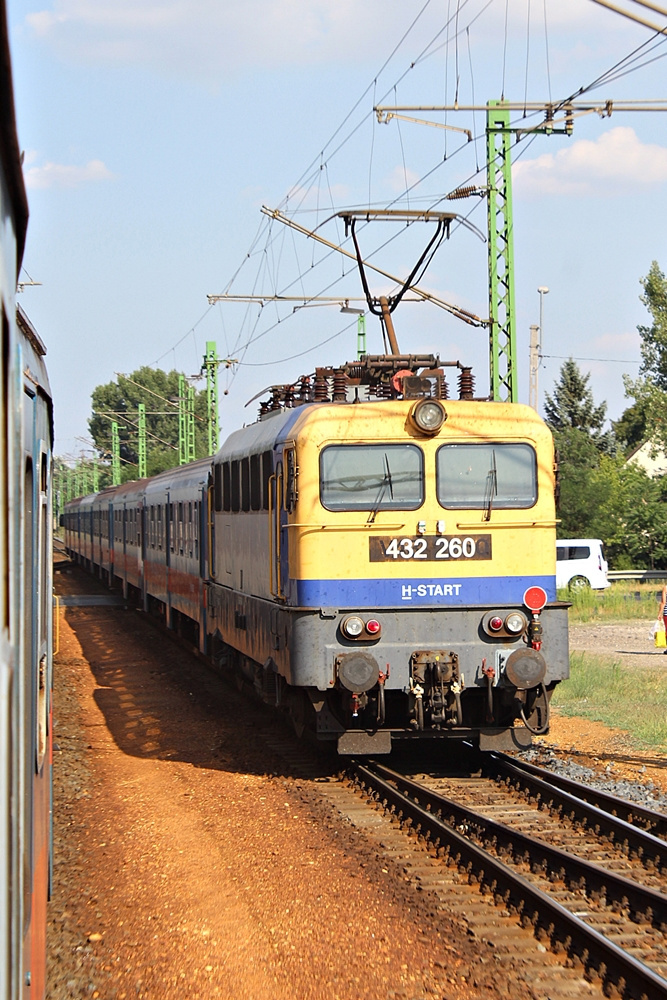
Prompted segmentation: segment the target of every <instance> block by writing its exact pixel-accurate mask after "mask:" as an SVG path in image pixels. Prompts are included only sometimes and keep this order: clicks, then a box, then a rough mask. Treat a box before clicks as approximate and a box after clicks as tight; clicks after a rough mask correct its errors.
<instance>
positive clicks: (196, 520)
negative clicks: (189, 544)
mask: <svg viewBox="0 0 667 1000" xmlns="http://www.w3.org/2000/svg"><path fill="white" fill-rule="evenodd" d="M192 538H193V542H194V553H195V559H199V500H195V502H194V519H193V521H192Z"/></svg>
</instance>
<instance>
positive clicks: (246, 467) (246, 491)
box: [241, 455, 250, 514]
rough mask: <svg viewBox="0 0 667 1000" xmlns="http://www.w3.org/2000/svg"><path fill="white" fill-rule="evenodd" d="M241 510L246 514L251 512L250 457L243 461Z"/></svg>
mask: <svg viewBox="0 0 667 1000" xmlns="http://www.w3.org/2000/svg"><path fill="white" fill-rule="evenodd" d="M241 510H242V511H243V513H244V514H247V513H248V511H249V510H250V458H249V457H248V455H246V456H245V457H244V458H242V459H241Z"/></svg>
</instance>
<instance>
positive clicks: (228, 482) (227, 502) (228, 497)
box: [216, 462, 232, 510]
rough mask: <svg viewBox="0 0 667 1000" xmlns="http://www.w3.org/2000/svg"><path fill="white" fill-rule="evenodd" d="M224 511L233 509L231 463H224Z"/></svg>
mask: <svg viewBox="0 0 667 1000" xmlns="http://www.w3.org/2000/svg"><path fill="white" fill-rule="evenodd" d="M216 509H217V508H216ZM222 509H223V510H231V509H232V470H231V466H230V464H229V462H223V463H222Z"/></svg>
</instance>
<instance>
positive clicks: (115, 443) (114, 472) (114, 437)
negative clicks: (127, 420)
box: [111, 420, 120, 486]
mask: <svg viewBox="0 0 667 1000" xmlns="http://www.w3.org/2000/svg"><path fill="white" fill-rule="evenodd" d="M111 485H112V486H119V485H120V437H119V435H118V423H117V421H115V420H112V421H111Z"/></svg>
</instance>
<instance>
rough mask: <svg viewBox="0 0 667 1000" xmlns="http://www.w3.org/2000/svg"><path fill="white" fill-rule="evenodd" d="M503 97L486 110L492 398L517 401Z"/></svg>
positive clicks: (511, 229) (506, 123) (508, 157)
mask: <svg viewBox="0 0 667 1000" xmlns="http://www.w3.org/2000/svg"><path fill="white" fill-rule="evenodd" d="M503 104H504V102H502V101H489V104H488V110H487V113H486V162H487V184H488V199H487V208H488V225H489V319H490V323H489V367H490V371H489V375H490V382H491V398H492V399H499V400H503V401H505V402H510V403H516V402H518V400H519V391H518V385H517V375H516V363H515V359H516V308H515V300H514V225H513V221H512V159H511V155H510V135H511V133H510V113H509V109H508V108H507V107H504V106H503Z"/></svg>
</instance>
